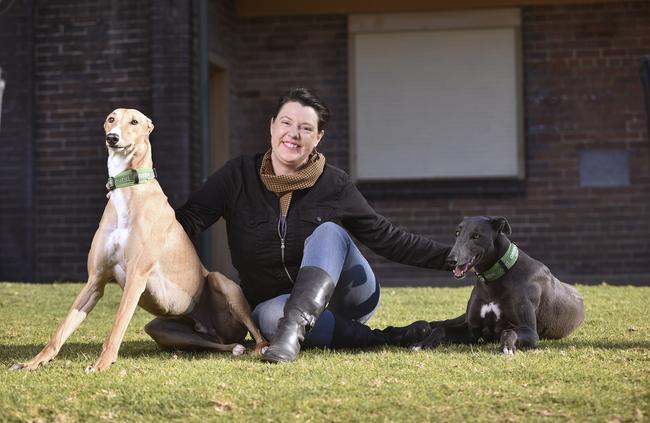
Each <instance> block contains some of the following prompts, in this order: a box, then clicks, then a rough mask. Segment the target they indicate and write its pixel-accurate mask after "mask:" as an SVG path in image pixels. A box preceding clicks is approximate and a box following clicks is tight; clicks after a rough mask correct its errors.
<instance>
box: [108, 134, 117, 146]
mask: <svg viewBox="0 0 650 423" xmlns="http://www.w3.org/2000/svg"><path fill="white" fill-rule="evenodd" d="M119 142H120V136H119V135H117V134H115V133H113V132H111V133H109V134H106V143H107V144H108V145H109V146H110V147H115V146H116V145H117V144H118V143H119Z"/></svg>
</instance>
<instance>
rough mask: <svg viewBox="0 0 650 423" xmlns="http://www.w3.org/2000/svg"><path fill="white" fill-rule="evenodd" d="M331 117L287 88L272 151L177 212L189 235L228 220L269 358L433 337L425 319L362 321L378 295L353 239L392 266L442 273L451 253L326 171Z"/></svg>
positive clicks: (235, 167) (227, 169)
mask: <svg viewBox="0 0 650 423" xmlns="http://www.w3.org/2000/svg"><path fill="white" fill-rule="evenodd" d="M328 118H329V111H328V109H327V107H326V106H325V105H324V104H323V103H322V102H321V101H320V100H319V99H318V98H317V97H316V96H314V95H313V94H312V93H311V92H309V91H308V90H306V89H303V88H298V89H294V90H291V91H289V92H288V93H287V94H285V95H284V96H282V97H281V98H280V100H279V102H278V106H277V109H276V111H275V115H274V116H273V118H272V119H271V147H270V149H269V150H268V151H267V152H266V154H264V155H258V156H256V157H239V158H236V159H233V160H231V161H229V162H228V163H227V164H226V165H225V166H224V167H222V168H221V169H219V170H218V171H217V172H215V173H214V174H213V175H212V176H211V177H210V178H209V179H208V181H207V182H206V183H205V185H204V186H203V187H202V188H201V189H200V190H199V191H198V192H196V193H194V194H193V195H192V196H191V197H190V199H189V201H188V202H187V203H186V204H185V205H184V206H182V207H181V208H180V209H178V210H177V211H176V217H177V219H178V220H179V221H180V223H181V224H182V225H183V227H184V228H185V230H186V231H187V233H188V234H189V235H190V236H193V235H195V234H196V233H198V232H200V231H202V230H204V229H205V228H207V227H208V226H210V225H212V224H213V223H214V222H215V221H216V220H217V219H219V218H220V217H223V218H225V220H226V225H227V232H228V243H229V245H230V250H231V254H232V260H233V264H234V266H235V268H236V269H237V270H238V272H239V275H240V278H241V287H242V290H243V292H244V295H245V296H246V298H247V299H248V301H249V303H250V304H251V307H253V319H254V320H255V321H256V323H257V324H258V325H259V327H260V329H261V330H262V333H263V334H264V335H265V336H266V337H267V338H268V339H271V340H272V341H271V345H270V347H269V348H268V350H267V351H266V352H265V353H264V354H263V355H262V359H263V360H265V361H269V362H286V361H293V360H295V359H296V356H297V354H298V352H299V350H300V343H301V342H302V341H303V340H304V341H305V343H306V344H309V345H312V346H317V347H330V348H337V347H367V346H375V345H388V344H390V345H408V344H411V343H414V342H417V341H418V340H420V339H421V338H422V337H423V336H425V335H426V334H427V333H428V331H429V326H428V324H427V323H426V322H416V323H413V324H411V325H409V326H407V327H405V328H392V327H391V328H387V329H385V330H383V331H380V330H371V329H370V328H369V327H368V326H366V325H365V324H364V323H365V322H367V321H368V319H370V317H371V316H372V315H373V314H374V312H375V310H376V309H377V306H378V305H379V292H380V290H379V284H378V283H377V281H376V280H375V277H374V274H373V272H372V269H371V268H370V266H369V265H368V262H367V260H366V259H365V258H364V257H363V256H362V254H361V252H360V251H359V249H358V248H357V247H356V246H355V245H354V243H353V241H352V238H351V235H352V236H354V237H355V238H357V239H358V240H359V241H361V242H362V243H363V244H365V245H366V246H368V247H369V248H371V249H372V250H373V251H375V252H377V253H379V254H381V255H383V256H385V257H387V258H389V259H391V260H394V261H397V262H400V263H405V264H410V265H414V266H421V267H428V268H433V269H443V267H444V264H445V259H446V257H447V254H448V252H449V248H448V247H447V246H443V245H440V244H438V243H436V242H434V241H432V240H430V239H427V238H423V237H420V236H417V235H414V234H410V233H408V232H404V231H402V230H400V229H398V228H396V227H394V226H393V225H392V224H391V223H390V222H388V221H387V220H386V219H385V218H384V217H382V216H380V215H378V214H377V213H376V212H375V211H374V210H373V209H372V208H371V207H370V206H369V205H368V203H367V202H366V200H365V199H364V198H363V196H362V195H361V193H360V192H359V191H358V190H357V188H356V187H355V186H354V184H353V183H352V182H351V181H350V179H349V178H348V176H347V174H346V173H345V172H343V171H342V170H340V169H337V168H335V167H333V166H330V165H326V164H325V157H324V156H323V155H322V154H321V153H318V152H317V150H316V147H317V146H318V144H319V143H320V142H321V140H322V139H323V135H324V134H325V127H326V125H327V121H328ZM309 329H311V331H310V330H309ZM306 331H307V334H306V335H305V332H306Z"/></svg>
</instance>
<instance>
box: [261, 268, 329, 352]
mask: <svg viewBox="0 0 650 423" xmlns="http://www.w3.org/2000/svg"><path fill="white" fill-rule="evenodd" d="M335 287H336V285H335V284H334V281H332V278H331V277H330V275H329V274H328V273H327V272H326V271H324V270H323V269H321V268H320V267H314V266H305V267H303V268H301V269H300V271H299V272H298V277H297V278H296V282H295V283H294V284H293V290H292V291H291V295H290V296H289V299H288V300H287V302H286V304H285V305H284V317H282V318H281V319H280V320H279V322H278V331H277V332H276V333H275V336H274V337H273V340H271V345H270V346H269V347H268V349H267V350H266V352H264V354H262V360H263V361H268V362H271V363H279V362H289V361H294V360H295V359H296V357H297V356H298V352H300V343H301V342H302V341H303V340H304V338H305V332H306V331H308V330H309V329H311V328H312V326H314V323H315V322H316V319H318V317H319V316H320V315H321V313H322V312H323V310H325V307H326V306H327V303H328V302H329V300H330V298H331V297H332V293H333V292H334V288H335Z"/></svg>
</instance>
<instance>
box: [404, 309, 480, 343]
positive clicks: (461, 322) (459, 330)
mask: <svg viewBox="0 0 650 423" xmlns="http://www.w3.org/2000/svg"><path fill="white" fill-rule="evenodd" d="M429 325H430V326H431V329H432V330H431V333H430V334H429V335H428V336H427V337H426V338H425V339H423V340H422V341H420V342H418V343H416V344H414V345H413V346H412V348H413V349H414V350H421V349H431V348H436V347H437V346H439V345H440V344H445V343H450V344H471V343H474V342H476V340H477V336H476V334H475V332H474V330H473V329H472V326H471V325H470V324H469V322H468V321H467V315H466V314H462V315H460V316H458V317H456V318H455V319H449V320H442V321H433V322H430V323H429Z"/></svg>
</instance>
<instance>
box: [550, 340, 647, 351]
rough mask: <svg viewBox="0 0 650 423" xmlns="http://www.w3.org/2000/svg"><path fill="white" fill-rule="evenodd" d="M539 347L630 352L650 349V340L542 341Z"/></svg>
mask: <svg viewBox="0 0 650 423" xmlns="http://www.w3.org/2000/svg"><path fill="white" fill-rule="evenodd" d="M539 347H540V348H543V349H549V350H566V349H569V348H572V347H574V348H581V349H585V348H598V349H604V350H629V349H633V348H650V340H631V341H606V340H593V341H589V340H582V339H577V340H566V341H544V340H541V341H540V343H539Z"/></svg>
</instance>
